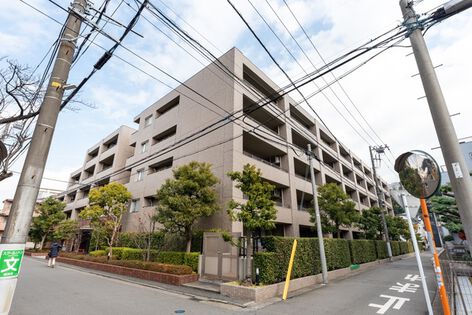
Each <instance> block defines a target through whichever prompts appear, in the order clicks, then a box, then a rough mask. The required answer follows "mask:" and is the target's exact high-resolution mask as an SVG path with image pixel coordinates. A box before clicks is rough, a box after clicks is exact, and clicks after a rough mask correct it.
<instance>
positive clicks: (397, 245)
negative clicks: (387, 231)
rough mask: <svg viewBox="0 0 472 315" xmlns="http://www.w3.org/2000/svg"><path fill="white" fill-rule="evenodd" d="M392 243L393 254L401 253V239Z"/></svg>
mask: <svg viewBox="0 0 472 315" xmlns="http://www.w3.org/2000/svg"><path fill="white" fill-rule="evenodd" d="M390 245H391V246H392V255H393V256H398V255H400V242H399V241H390Z"/></svg>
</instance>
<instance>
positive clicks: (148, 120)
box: [144, 115, 152, 127]
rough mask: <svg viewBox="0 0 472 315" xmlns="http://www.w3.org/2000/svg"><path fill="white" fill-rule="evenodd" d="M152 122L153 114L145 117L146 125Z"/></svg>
mask: <svg viewBox="0 0 472 315" xmlns="http://www.w3.org/2000/svg"><path fill="white" fill-rule="evenodd" d="M151 124H152V115H149V116H147V117H146V118H144V127H147V126H150V125H151Z"/></svg>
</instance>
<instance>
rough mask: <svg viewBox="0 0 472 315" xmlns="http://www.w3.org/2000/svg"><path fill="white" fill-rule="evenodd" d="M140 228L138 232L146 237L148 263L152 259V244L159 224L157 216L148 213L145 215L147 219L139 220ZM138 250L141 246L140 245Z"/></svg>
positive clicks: (146, 258)
mask: <svg viewBox="0 0 472 315" xmlns="http://www.w3.org/2000/svg"><path fill="white" fill-rule="evenodd" d="M138 221H139V227H138V231H139V232H140V233H143V234H144V235H145V240H144V247H145V249H146V257H145V258H144V259H145V260H146V261H149V260H150V259H151V244H152V238H153V235H154V232H155V231H156V223H157V215H156V214H151V213H147V214H146V215H145V219H142V218H139V219H138ZM138 248H140V246H139V245H138Z"/></svg>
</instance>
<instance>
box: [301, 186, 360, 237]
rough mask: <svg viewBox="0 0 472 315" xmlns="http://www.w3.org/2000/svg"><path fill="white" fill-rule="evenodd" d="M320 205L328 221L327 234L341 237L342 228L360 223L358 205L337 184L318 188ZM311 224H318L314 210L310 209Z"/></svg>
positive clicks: (326, 224)
mask: <svg viewBox="0 0 472 315" xmlns="http://www.w3.org/2000/svg"><path fill="white" fill-rule="evenodd" d="M318 205H319V208H320V211H321V212H323V213H324V214H325V215H326V217H327V219H328V220H323V218H322V222H323V221H324V225H325V227H324V230H325V231H326V232H331V233H336V234H337V237H338V238H340V237H341V230H340V227H341V226H346V227H347V226H351V225H352V224H353V223H355V222H358V220H359V212H358V211H357V210H356V204H355V203H354V202H353V201H352V200H351V199H350V198H349V196H348V195H347V194H346V193H345V192H344V191H343V190H342V189H341V187H339V186H338V185H336V184H335V183H329V184H325V185H323V186H320V187H319V188H318ZM310 215H311V222H313V223H315V222H316V216H315V212H314V210H313V209H310Z"/></svg>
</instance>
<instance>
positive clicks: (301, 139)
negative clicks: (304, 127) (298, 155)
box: [292, 129, 318, 152]
mask: <svg viewBox="0 0 472 315" xmlns="http://www.w3.org/2000/svg"><path fill="white" fill-rule="evenodd" d="M292 143H293V144H294V145H296V146H297V147H299V148H300V149H301V150H303V151H306V150H307V149H308V144H310V145H311V150H312V151H313V152H316V151H317V149H318V146H317V145H316V144H315V142H314V141H313V140H312V139H311V140H308V139H307V138H306V137H305V136H302V135H301V134H300V133H298V132H297V131H295V130H293V129H292Z"/></svg>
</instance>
